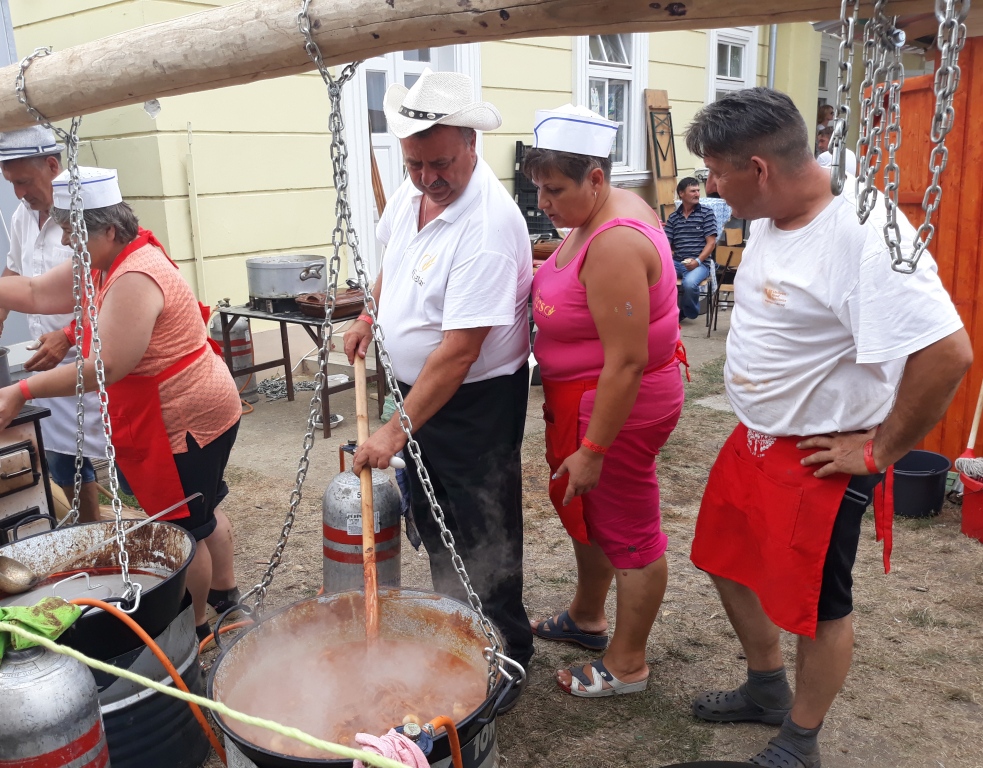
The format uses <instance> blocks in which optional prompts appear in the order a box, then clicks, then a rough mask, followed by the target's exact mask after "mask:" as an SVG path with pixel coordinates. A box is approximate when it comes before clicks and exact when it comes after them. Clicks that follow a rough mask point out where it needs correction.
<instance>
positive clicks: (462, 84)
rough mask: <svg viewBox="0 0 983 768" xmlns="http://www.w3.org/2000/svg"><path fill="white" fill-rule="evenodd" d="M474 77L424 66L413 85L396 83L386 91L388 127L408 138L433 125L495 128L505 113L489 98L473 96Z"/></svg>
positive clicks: (385, 104) (487, 129) (482, 129)
mask: <svg viewBox="0 0 983 768" xmlns="http://www.w3.org/2000/svg"><path fill="white" fill-rule="evenodd" d="M473 93H474V88H473V85H472V83H471V78H470V77H468V76H467V75H462V74H460V73H459V72H433V71H431V70H430V69H429V68H427V69H424V70H423V73H422V74H421V75H420V78H419V79H418V80H417V81H416V82H415V83H413V87H412V88H407V87H406V86H405V85H400V84H399V83H393V84H392V85H391V86H389V90H387V91H386V98H385V100H384V102H383V105H382V107H383V110H384V111H385V113H386V120H388V121H389V130H390V131H391V132H392V134H393V135H394V136H395V137H396V138H398V139H405V138H407V137H408V136H412V135H413V134H414V133H420V132H421V131H425V130H427V128H430V127H432V126H434V125H454V126H458V127H460V128H474V129H475V130H477V131H493V130H495V129H496V128H498V127H499V126H500V125H501V124H502V116H501V115H500V114H499V113H498V110H497V109H495V107H493V106H492V105H491V104H489V103H488V102H487V101H475V100H474V96H473Z"/></svg>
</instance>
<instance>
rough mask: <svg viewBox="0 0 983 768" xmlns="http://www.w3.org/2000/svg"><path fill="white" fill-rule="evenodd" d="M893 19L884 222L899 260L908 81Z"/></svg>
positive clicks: (887, 44) (889, 50)
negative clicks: (900, 150)
mask: <svg viewBox="0 0 983 768" xmlns="http://www.w3.org/2000/svg"><path fill="white" fill-rule="evenodd" d="M896 21H897V17H895V18H894V19H893V20H892V21H891V27H892V30H891V32H890V37H889V38H888V40H886V41H885V46H884V55H885V58H886V60H887V72H886V78H887V83H888V86H887V127H886V129H885V133H884V144H885V145H886V146H887V162H886V163H885V164H884V205H885V208H886V209H887V217H886V220H885V223H884V229H883V232H884V242H885V243H886V244H887V247H888V250H890V251H891V260H892V262H894V263H897V259H898V258H900V257H901V229H900V228H899V227H898V187H899V186H900V183H901V169H900V168H899V167H898V163H897V152H898V148H899V147H900V146H901V87H902V86H903V85H904V65H903V64H902V62H901V48H902V46H903V45H904V43H905V33H904V32H903V31H902V30H900V29H897V28H896V27H895V26H894V24H895V23H896Z"/></svg>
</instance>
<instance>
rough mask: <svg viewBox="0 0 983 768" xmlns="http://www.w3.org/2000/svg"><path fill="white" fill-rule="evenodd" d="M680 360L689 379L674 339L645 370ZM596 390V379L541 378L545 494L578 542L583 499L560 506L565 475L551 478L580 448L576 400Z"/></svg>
mask: <svg viewBox="0 0 983 768" xmlns="http://www.w3.org/2000/svg"><path fill="white" fill-rule="evenodd" d="M680 363H682V364H683V365H685V366H686V378H687V379H688V378H689V363H688V362H687V361H686V348H685V347H684V346H683V344H682V342H681V341H677V342H676V352H675V354H674V355H673V356H672V357H671V358H670V359H669V360H668V361H667V362H665V363H663V364H662V365H660V366H657V367H656V368H653V369H652V370H650V371H646V374H648V373H654V372H655V371H661V370H662V369H663V368H668V367H669V366H670V365H678V364H680ZM592 389H597V379H578V380H576V381H551V380H549V379H547V378H545V377H543V398H544V399H545V402H544V403H543V421H545V422H546V463H547V464H549V467H550V483H549V494H550V501H551V502H553V508H554V509H556V512H557V514H558V515H559V516H560V522H561V523H563V527H564V528H566V529H567V533H569V534H570V536H571V537H572V538H574V539H576V540H577V541H579V542H580V543H581V544H590V540H589V539H588V536H587V523H586V522H584V502H583V501H582V500H581V498H580V497H579V496H575V497H574V498H573V499H572V500H571V501H570V503H569V504H567V505H566V506H563V496H564V495H565V494H566V492H567V484H568V483H569V481H570V476H569V475H563V477H559V478H555V479H554V478H553V475H555V474H556V470H558V469H559V468H560V465H561V464H562V463H563V460H564V459H566V458H567V456H570V455H571V454H573V453H574V452H575V451H576V450H577V449H578V448H580V435H579V434H578V427H579V426H580V401H581V399H582V398H583V396H584V393H585V392H590V391H591V390H592Z"/></svg>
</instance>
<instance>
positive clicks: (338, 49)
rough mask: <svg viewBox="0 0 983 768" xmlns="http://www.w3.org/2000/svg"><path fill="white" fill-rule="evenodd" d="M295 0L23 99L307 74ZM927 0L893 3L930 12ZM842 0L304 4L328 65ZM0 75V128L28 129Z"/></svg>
mask: <svg viewBox="0 0 983 768" xmlns="http://www.w3.org/2000/svg"><path fill="white" fill-rule="evenodd" d="M299 8H300V2H299V0H244V2H240V3H235V4H234V5H228V6H222V7H218V8H214V9H210V10H207V11H201V12H200V13H195V14H191V15H188V16H183V17H180V18H177V19H172V20H171V21H166V22H161V23H158V24H151V25H149V26H146V27H139V28H137V29H132V30H129V31H127V32H122V33H120V34H118V35H113V36H111V37H106V38H103V39H101V40H96V41H93V42H91V43H85V44H83V45H77V46H74V47H72V48H68V49H66V50H64V51H57V52H55V53H54V54H52V55H51V56H47V57H44V58H41V59H38V60H36V61H35V62H34V63H33V64H32V65H31V67H30V69H29V70H28V74H27V93H28V96H29V97H30V100H31V103H32V104H33V105H34V106H35V107H36V108H37V109H39V110H40V111H41V112H42V113H44V114H45V115H46V116H47V117H48V118H49V119H51V120H61V119H65V118H68V117H71V116H73V115H84V114H89V113H91V112H99V111H101V110H105V109H112V108H114V107H121V106H124V105H127V104H139V103H141V102H144V101H147V100H148V99H152V98H162V97H165V96H176V95H178V94H182V93H191V92H194V91H205V90H210V89H212V88H222V87H225V86H229V85H238V84H242V83H250V82H253V81H256V80H262V79H265V78H273V77H282V76H284V75H293V74H297V73H298V72H305V71H308V70H310V69H312V68H313V67H312V65H311V63H310V61H309V60H308V58H307V54H306V53H305V52H304V45H303V39H302V37H301V34H300V32H299V30H298V27H297V13H298V10H299ZM933 9H934V0H891V13H895V14H918V13H929V12H932V11H933ZM839 13H840V0H687V2H671V3H656V2H647V0H314V2H313V3H311V11H310V14H311V19H312V22H313V28H314V36H315V39H316V41H317V43H318V45H319V46H320V47H321V50H322V52H323V54H324V59H325V62H326V63H328V64H341V63H344V62H348V61H353V60H356V59H364V58H368V57H371V56H378V55H381V54H383V53H389V52H391V51H399V50H407V49H414V48H419V47H421V46H442V45H452V44H455V43H476V42H483V41H489V40H503V39H509V38H522V37H536V36H559V35H587V34H607V33H612V32H626V31H631V32H664V31H673V30H682V29H701V28H711V27H729V26H735V25H742V26H743V25H755V24H772V23H776V24H779V23H787V22H795V21H822V20H828V19H836V18H839ZM17 70H18V68H17V66H16V65H12V66H9V67H4V68H3V69H2V70H0V83H8V84H9V85H8V87H7V88H4V89H0V131H6V130H11V129H13V128H19V127H23V126H26V125H30V124H32V122H33V120H32V118H31V117H30V116H29V115H28V114H27V113H26V111H25V109H24V107H23V106H22V105H21V104H20V103H19V102H18V101H17V97H16V95H15V93H14V90H13V85H14V79H15V77H16V75H17Z"/></svg>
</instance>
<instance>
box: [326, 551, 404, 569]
mask: <svg viewBox="0 0 983 768" xmlns="http://www.w3.org/2000/svg"><path fill="white" fill-rule="evenodd" d="M398 554H399V547H393V548H392V549H384V550H382V551H381V552H379V551H376V553H375V561H376V562H377V563H381V562H384V561H385V560H392V559H393V558H394V557H396V555H398ZM324 556H325V557H326V558H327V559H328V560H332V561H333V562H336V563H347V564H349V565H361V563H362V562H363V560H364V558H363V557H362V553H361V552H339V551H338V550H337V549H328V548H327V547H325V548H324Z"/></svg>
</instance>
